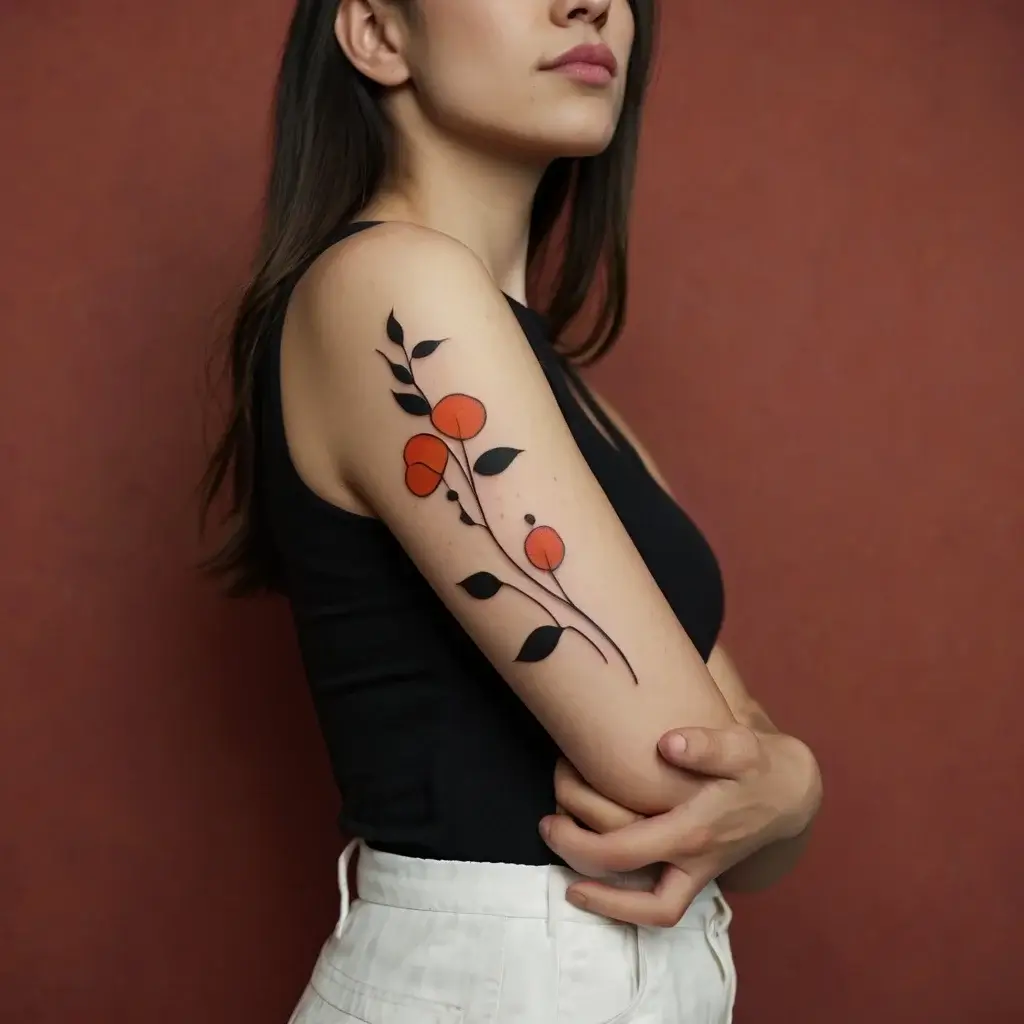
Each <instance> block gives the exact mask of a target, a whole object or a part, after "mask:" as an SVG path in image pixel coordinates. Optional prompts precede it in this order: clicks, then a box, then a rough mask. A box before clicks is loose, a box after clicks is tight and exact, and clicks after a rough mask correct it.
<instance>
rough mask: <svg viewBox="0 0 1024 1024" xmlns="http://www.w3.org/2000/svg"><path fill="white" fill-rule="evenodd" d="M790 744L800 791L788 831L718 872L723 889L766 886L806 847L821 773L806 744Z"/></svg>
mask: <svg viewBox="0 0 1024 1024" xmlns="http://www.w3.org/2000/svg"><path fill="white" fill-rule="evenodd" d="M765 717H767V716H765ZM791 748H792V749H791V751H790V754H789V757H790V758H791V762H790V764H791V775H790V777H791V778H793V779H794V780H801V781H800V783H799V785H800V789H801V792H800V796H799V799H798V800H796V801H795V806H794V811H793V814H792V816H791V818H790V820H789V821H788V822H787V823H786V825H785V830H786V832H787V833H789V834H784V835H783V836H782V837H781V838H779V839H777V840H776V841H775V842H772V843H769V844H768V845H767V846H762V847H761V849H760V850H757V851H755V852H754V853H752V854H751V855H750V856H749V857H747V858H746V859H744V860H742V861H740V862H739V863H738V864H736V865H735V866H734V867H732V868H730V869H729V870H728V871H726V872H725V873H724V874H723V875H721V877H720V878H719V880H718V881H719V883H720V884H721V886H722V888H723V889H728V890H731V891H733V892H756V891H758V890H761V889H767V888H768V887H769V886H772V885H774V884H775V883H776V882H778V881H779V879H781V878H783V877H784V876H785V875H787V874H789V872H790V871H792V870H793V868H794V867H795V866H796V863H797V861H799V860H800V857H801V856H802V855H803V852H804V850H805V849H806V848H807V843H808V841H809V839H810V835H811V826H812V824H813V822H814V819H815V817H817V814H818V809H819V808H820V806H821V799H822V784H821V773H820V771H819V769H818V764H817V761H816V760H815V758H814V755H813V754H812V753H811V751H810V749H809V748H808V747H807V746H806V745H805V744H803V743H800V741H799V740H793V741H792V744H791Z"/></svg>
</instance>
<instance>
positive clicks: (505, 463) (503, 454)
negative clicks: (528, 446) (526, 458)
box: [473, 448, 523, 476]
mask: <svg viewBox="0 0 1024 1024" xmlns="http://www.w3.org/2000/svg"><path fill="white" fill-rule="evenodd" d="M522 454H523V450H522V449H521V448H490V449H488V450H487V451H486V452H484V453H483V455H481V456H480V458H478V459H477V460H476V462H474V463H473V472H475V473H479V474H480V476H497V475H498V474H499V473H504V472H505V470H506V469H508V467H509V466H511V465H512V463H513V462H515V460H516V457H517V456H519V455H522Z"/></svg>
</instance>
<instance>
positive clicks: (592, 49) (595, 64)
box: [543, 43, 619, 77]
mask: <svg viewBox="0 0 1024 1024" xmlns="http://www.w3.org/2000/svg"><path fill="white" fill-rule="evenodd" d="M569 67H584V68H586V67H590V68H596V69H603V70H604V71H606V72H607V73H608V75H609V76H612V77H614V75H615V73H616V72H617V71H618V69H619V62H618V61H617V60H616V59H615V54H614V53H612V51H611V50H610V49H609V48H608V47H607V46H605V45H603V44H600V43H599V44H588V45H584V46H574V47H573V48H572V49H571V50H566V51H565V53H563V54H562V55H561V56H560V57H556V58H555V59H554V60H553V61H551V63H549V64H545V65H544V67H543V70H545V71H554V70H556V69H558V68H569Z"/></svg>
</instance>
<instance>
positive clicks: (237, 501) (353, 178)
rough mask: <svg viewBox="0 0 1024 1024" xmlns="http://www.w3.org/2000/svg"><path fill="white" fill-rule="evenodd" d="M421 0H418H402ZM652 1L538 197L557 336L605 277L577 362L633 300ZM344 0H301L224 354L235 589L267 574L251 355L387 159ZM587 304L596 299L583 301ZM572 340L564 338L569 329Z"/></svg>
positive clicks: (217, 451) (205, 483) (600, 349)
mask: <svg viewBox="0 0 1024 1024" xmlns="http://www.w3.org/2000/svg"><path fill="white" fill-rule="evenodd" d="M406 2H412V3H415V0H406ZM656 4H657V0H630V6H631V7H632V8H633V15H634V19H635V21H636V36H635V40H634V44H633V52H632V56H631V59H630V64H629V71H628V77H627V82H626V90H625V99H624V104H623V110H622V114H621V117H620V119H619V124H618V127H617V129H616V132H615V135H614V137H613V140H612V142H611V144H610V146H609V147H608V148H607V149H606V150H605V151H604V152H603V153H601V154H600V155H598V156H594V157H587V158H583V159H561V160H556V161H554V162H553V163H552V164H551V166H550V167H549V168H548V170H547V172H546V173H545V175H544V177H543V178H542V180H541V183H540V186H539V188H538V190H537V195H536V197H535V200H534V204H533V212H532V216H531V230H530V246H529V261H530V266H531V270H532V271H534V270H535V269H536V267H537V265H538V264H539V263H542V262H544V260H545V259H546V256H547V249H548V248H549V246H548V245H547V244H546V243H549V242H550V240H551V238H552V235H553V233H554V229H555V227H556V225H558V226H559V227H560V228H561V227H562V225H560V224H559V222H560V220H561V219H562V218H563V216H564V234H563V231H562V230H560V231H559V232H558V234H559V236H560V237H559V253H558V256H557V263H556V266H555V272H554V273H553V274H551V275H545V276H546V277H548V278H549V279H550V281H551V282H552V283H551V285H550V299H549V300H548V301H547V302H546V303H545V309H544V312H545V313H546V315H547V318H548V321H549V323H550V325H551V329H552V332H553V336H554V337H555V338H560V339H561V338H563V336H564V333H565V329H566V328H567V326H568V325H569V324H570V323H571V322H572V321H574V320H575V319H576V318H577V317H578V316H579V314H580V313H581V311H583V310H584V307H585V306H586V305H587V303H588V300H589V299H591V296H592V292H593V289H594V286H595V284H596V283H598V282H599V283H600V285H601V288H600V302H599V305H598V307H597V308H596V310H594V312H593V324H592V327H591V329H590V330H589V332H588V333H587V334H586V336H585V337H584V339H583V341H582V342H580V343H579V344H577V345H575V346H572V347H569V346H564V348H565V351H566V354H567V355H568V356H569V357H571V358H572V359H573V360H574V361H576V362H578V363H581V364H586V363H591V362H593V361H594V360H596V359H598V358H600V356H602V355H603V354H604V353H605V352H607V351H608V349H609V348H610V347H611V345H612V344H613V343H614V342H615V340H616V339H617V337H618V335H619V333H620V332H621V330H622V325H623V321H624V319H625V312H626V293H627V267H626V262H627V247H628V228H629V207H630V202H631V198H632V192H633V181H634V177H635V167H636V154H637V146H638V142H639V134H640V115H641V109H642V106H643V97H644V93H645V92H646V88H647V83H648V79H649V75H650V66H651V60H652V55H653V48H654V35H655V15H656ZM337 7H338V0H298V4H297V5H296V9H295V14H294V15H293V17H292V21H291V26H290V28H289V30H288V38H287V42H286V43H285V48H284V54H283V57H282V60H281V67H280V71H279V73H278V78H277V89H276V93H275V100H274V118H273V147H272V159H271V168H270V180H269V184H268V188H267V193H266V199H265V205H264V211H263V222H262V230H261V234H260V240H259V246H258V250H257V255H256V259H255V264H254V265H255V269H254V272H253V275H252V278H251V280H250V282H249V285H248V286H247V287H246V289H245V292H244V294H243V296H242V299H241V302H240V303H239V306H238V311H237V313H236V315H235V318H234V323H233V325H232V328H231V331H230V335H229V351H228V353H227V367H226V368H227V371H228V375H229V377H230V382H231V405H230V409H229V413H228V417H227V424H226V427H225V428H224V431H223V433H222V434H221V436H220V439H219V441H218V442H217V445H216V447H215V448H214V450H213V453H212V455H211V457H210V461H209V464H208V465H207V467H206V472H205V473H204V475H203V479H202V482H201V485H200V501H201V517H202V518H201V521H202V525H203V527H204V528H205V527H206V525H207V524H208V521H209V518H210V514H211V511H212V509H213V507H214V505H215V504H217V503H218V500H219V499H221V498H222V497H223V498H225V499H226V501H227V511H226V515H225V517H224V521H223V522H224V525H225V526H226V527H227V531H228V532H227V538H226V540H224V541H223V543H222V544H221V546H220V547H219V548H218V549H217V550H216V551H215V552H214V553H213V554H212V555H211V556H210V557H209V558H207V559H206V560H205V561H204V562H203V569H204V570H205V571H206V572H208V573H210V574H211V575H213V576H216V577H218V578H221V579H222V580H224V581H225V583H226V589H227V591H228V593H229V594H231V595H233V596H238V595H242V594H248V593H253V592H255V591H258V590H261V589H264V588H266V587H268V586H273V585H274V583H275V580H274V569H273V557H272V550H271V546H270V544H269V542H268V539H267V536H266V531H265V530H264V529H263V528H262V526H261V523H260V516H259V509H258V502H257V500H256V494H255V477H256V462H257V457H256V427H255V424H254V417H253V400H254V390H255V376H256V363H257V358H258V355H259V353H260V351H261V349H262V347H263V344H264V341H265V338H266V336H267V332H268V330H269V329H270V326H271V324H272V323H273V321H274V316H275V311H276V309H277V305H278V300H279V298H280V296H281V295H282V294H283V291H284V289H286V287H287V285H288V283H289V282H290V281H292V280H294V278H295V277H296V275H298V274H301V272H302V271H303V270H304V269H305V268H306V267H307V266H308V265H309V264H310V262H311V261H312V260H313V259H314V258H315V257H316V256H317V255H318V254H319V253H320V252H321V251H322V250H323V248H324V245H325V242H326V240H327V239H328V238H329V237H330V236H331V234H332V233H333V232H335V231H337V229H338V228H339V227H340V226H341V225H343V224H345V223H346V222H348V221H350V220H352V219H353V218H355V217H356V215H357V214H358V213H359V212H360V211H361V210H362V209H363V208H364V207H366V205H367V204H368V203H369V201H370V200H371V199H372V198H373V196H374V195H375V193H376V192H377V190H378V189H379V188H380V186H381V184H382V183H383V182H384V180H385V179H386V176H387V173H388V171H389V170H390V167H391V155H392V152H393V150H394V143H395V139H394V135H393V129H392V126H391V124H390V123H389V121H388V119H387V117H386V116H385V114H384V112H383V109H382V107H381V103H380V98H381V90H380V89H379V88H378V87H376V85H375V84H374V83H373V82H371V81H369V80H368V79H366V78H365V77H364V76H363V75H361V74H360V73H359V72H357V71H356V70H355V68H353V66H352V65H351V63H350V62H349V61H348V60H347V59H346V58H345V56H344V54H343V53H342V51H341V48H340V47H339V46H338V43H337V40H336V39H335V36H334V18H335V13H336V11H337ZM588 314H589V311H588ZM563 345H564V342H563Z"/></svg>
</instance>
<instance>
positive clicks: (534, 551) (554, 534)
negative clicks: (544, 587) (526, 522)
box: [523, 526, 565, 572]
mask: <svg viewBox="0 0 1024 1024" xmlns="http://www.w3.org/2000/svg"><path fill="white" fill-rule="evenodd" d="M523 547H524V549H525V550H526V557H527V558H528V559H529V560H530V564H531V565H532V566H534V567H535V568H537V569H543V570H544V572H554V570H555V569H557V568H558V567H559V566H560V565H561V564H562V559H563V558H565V541H563V540H562V538H561V537H559V536H558V531H557V530H555V529H553V528H552V527H550V526H538V527H535V528H534V529H532V530H531V531H530V532H529V534H528V535H527V537H526V543H525V544H524V545H523Z"/></svg>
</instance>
